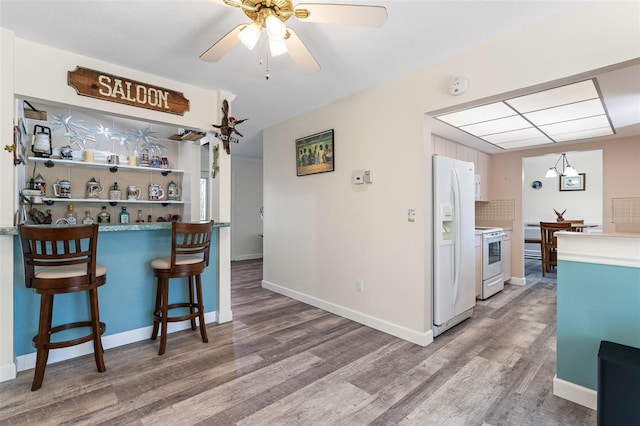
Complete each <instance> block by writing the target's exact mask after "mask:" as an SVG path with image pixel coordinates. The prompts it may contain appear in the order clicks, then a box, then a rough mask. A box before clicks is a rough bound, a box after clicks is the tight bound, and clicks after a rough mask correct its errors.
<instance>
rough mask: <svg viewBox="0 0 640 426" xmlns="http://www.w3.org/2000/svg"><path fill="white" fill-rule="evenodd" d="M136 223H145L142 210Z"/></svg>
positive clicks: (139, 211)
mask: <svg viewBox="0 0 640 426" xmlns="http://www.w3.org/2000/svg"><path fill="white" fill-rule="evenodd" d="M136 222H138V223H141V222H144V219H143V218H142V210H138V219H137V220H136Z"/></svg>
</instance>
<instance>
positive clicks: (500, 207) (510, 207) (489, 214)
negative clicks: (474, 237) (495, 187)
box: [476, 200, 516, 222]
mask: <svg viewBox="0 0 640 426" xmlns="http://www.w3.org/2000/svg"><path fill="white" fill-rule="evenodd" d="M515 218H516V201H515V200H491V201H489V202H488V203H476V222H477V221H487V220H491V221H495V220H500V221H510V222H513V221H514V220H515Z"/></svg>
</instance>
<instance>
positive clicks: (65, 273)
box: [34, 264, 107, 279]
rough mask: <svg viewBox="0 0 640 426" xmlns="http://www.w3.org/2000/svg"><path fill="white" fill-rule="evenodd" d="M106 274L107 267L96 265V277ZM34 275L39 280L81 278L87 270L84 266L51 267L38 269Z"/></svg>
mask: <svg viewBox="0 0 640 426" xmlns="http://www.w3.org/2000/svg"><path fill="white" fill-rule="evenodd" d="M106 274H107V267H106V266H104V265H98V264H96V277H101V276H103V275H106ZM34 275H35V277H36V278H39V279H58V278H71V277H81V276H83V275H87V268H86V267H85V266H84V265H78V266H73V265H68V266H52V267H50V268H43V269H39V270H38V271H36V272H35V274H34Z"/></svg>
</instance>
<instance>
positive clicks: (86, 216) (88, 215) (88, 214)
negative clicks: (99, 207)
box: [82, 210, 93, 225]
mask: <svg viewBox="0 0 640 426" xmlns="http://www.w3.org/2000/svg"><path fill="white" fill-rule="evenodd" d="M82 223H83V224H85V225H91V224H93V218H92V217H91V212H90V211H89V210H87V211H85V212H84V219H82Z"/></svg>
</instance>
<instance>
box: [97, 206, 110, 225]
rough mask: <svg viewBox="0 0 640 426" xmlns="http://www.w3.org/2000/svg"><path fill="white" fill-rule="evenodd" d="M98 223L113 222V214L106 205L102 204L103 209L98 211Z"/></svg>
mask: <svg viewBox="0 0 640 426" xmlns="http://www.w3.org/2000/svg"><path fill="white" fill-rule="evenodd" d="M98 223H111V215H110V214H109V212H108V211H107V207H106V206H102V210H101V211H100V213H98Z"/></svg>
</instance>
